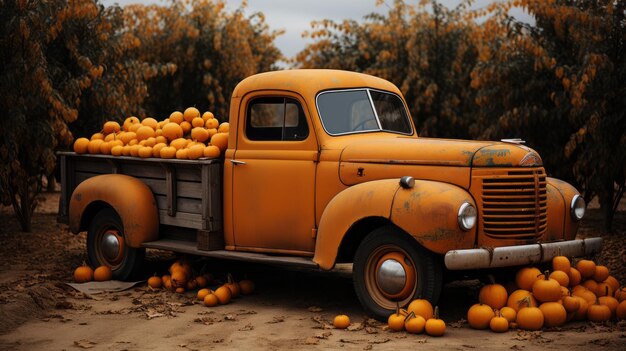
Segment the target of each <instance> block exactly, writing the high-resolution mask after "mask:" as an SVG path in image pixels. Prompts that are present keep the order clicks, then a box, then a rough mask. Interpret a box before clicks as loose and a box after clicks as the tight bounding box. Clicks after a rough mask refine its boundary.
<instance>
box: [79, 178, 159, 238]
mask: <svg viewBox="0 0 626 351" xmlns="http://www.w3.org/2000/svg"><path fill="white" fill-rule="evenodd" d="M97 202H104V203H106V204H108V205H110V206H111V207H112V208H113V209H114V210H115V211H116V212H117V214H118V215H119V216H120V218H121V220H122V223H123V224H124V237H125V241H126V244H127V245H128V246H130V247H134V248H138V247H140V246H141V244H142V243H144V242H146V241H152V240H156V239H157V238H158V231H159V214H158V209H157V205H156V201H155V199H154V195H153V194H152V191H151V190H150V188H149V187H148V186H147V185H146V184H144V183H143V182H141V181H140V180H138V179H136V178H133V177H130V176H127V175H123V174H103V175H98V176H95V177H92V178H89V179H87V180H85V181H83V182H82V183H80V184H79V185H78V186H77V187H76V189H74V192H73V193H72V197H71V200H70V206H69V226H70V231H71V232H72V233H75V234H76V233H78V232H80V231H83V230H87V225H85V224H83V223H85V221H83V215H84V214H85V210H86V209H87V208H88V207H89V206H90V205H91V204H94V203H97Z"/></svg>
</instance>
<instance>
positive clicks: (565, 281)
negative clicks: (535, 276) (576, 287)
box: [550, 271, 569, 287]
mask: <svg viewBox="0 0 626 351" xmlns="http://www.w3.org/2000/svg"><path fill="white" fill-rule="evenodd" d="M550 279H554V280H556V281H557V282H558V283H559V285H561V286H564V287H568V286H569V275H567V273H565V272H563V271H554V272H552V273H550Z"/></svg>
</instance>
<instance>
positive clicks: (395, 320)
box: [387, 308, 406, 331]
mask: <svg viewBox="0 0 626 351" xmlns="http://www.w3.org/2000/svg"><path fill="white" fill-rule="evenodd" d="M405 320H406V316H405V315H404V314H402V313H400V310H399V308H396V312H395V313H392V314H391V315H390V316H389V318H387V326H389V329H391V330H393V331H402V330H404V321H405Z"/></svg>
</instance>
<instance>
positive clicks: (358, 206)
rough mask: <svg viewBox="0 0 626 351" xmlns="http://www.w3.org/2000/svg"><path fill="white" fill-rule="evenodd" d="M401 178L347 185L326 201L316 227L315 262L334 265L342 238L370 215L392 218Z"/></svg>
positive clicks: (328, 266) (325, 266)
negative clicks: (391, 211) (391, 214)
mask: <svg viewBox="0 0 626 351" xmlns="http://www.w3.org/2000/svg"><path fill="white" fill-rule="evenodd" d="M398 181H399V180H398V179H384V180H376V181H371V182H366V183H361V184H357V185H354V186H351V187H349V188H348V189H345V190H344V191H342V192H340V193H339V194H337V195H335V197H334V198H333V199H332V200H331V201H330V202H329V203H328V205H326V208H325V209H324V213H322V218H321V219H320V225H319V228H318V231H317V233H318V234H317V241H316V244H315V255H314V256H313V262H315V263H317V264H318V265H319V267H320V268H321V269H325V270H329V269H332V268H333V266H334V265H335V260H336V259H337V254H338V251H339V247H340V246H341V242H342V240H343V238H344V236H345V235H346V233H347V232H348V230H349V229H350V227H351V226H352V225H353V224H354V223H356V222H358V221H359V220H361V219H363V218H367V217H382V218H389V217H390V212H389V211H390V210H391V205H392V203H393V197H394V195H395V194H396V192H397V191H398V189H399V188H400V184H399V183H398Z"/></svg>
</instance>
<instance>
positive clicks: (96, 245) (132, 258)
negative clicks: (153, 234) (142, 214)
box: [87, 208, 146, 280]
mask: <svg viewBox="0 0 626 351" xmlns="http://www.w3.org/2000/svg"><path fill="white" fill-rule="evenodd" d="M110 232H113V233H117V235H119V237H120V238H121V240H120V242H121V243H122V244H121V247H120V250H119V256H118V257H117V258H115V259H110V258H107V256H106V255H105V253H104V250H103V246H102V241H103V236H104V235H105V233H110ZM123 238H124V225H123V223H122V220H121V218H120V216H119V215H118V214H117V212H115V210H113V209H112V208H105V209H102V210H100V211H99V212H98V213H97V214H96V215H95V216H94V218H93V219H92V221H91V224H90V225H89V231H88V232H87V256H88V258H89V263H90V264H91V266H92V267H94V268H95V267H98V266H102V265H106V266H109V267H111V270H112V271H113V278H114V279H118V280H127V279H129V278H131V277H134V276H135V275H136V274H137V273H138V272H139V271H140V269H141V266H142V264H143V260H144V257H145V253H146V250H145V249H136V248H131V247H128V246H127V245H124V244H123Z"/></svg>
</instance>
